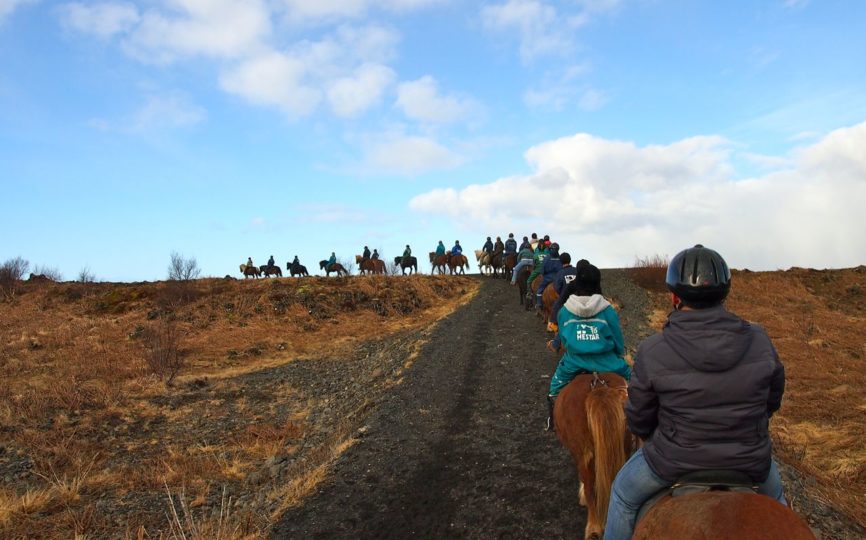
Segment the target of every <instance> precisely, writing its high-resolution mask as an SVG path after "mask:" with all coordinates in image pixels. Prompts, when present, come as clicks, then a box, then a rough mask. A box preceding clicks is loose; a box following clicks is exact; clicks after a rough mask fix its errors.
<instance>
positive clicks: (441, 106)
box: [397, 75, 474, 123]
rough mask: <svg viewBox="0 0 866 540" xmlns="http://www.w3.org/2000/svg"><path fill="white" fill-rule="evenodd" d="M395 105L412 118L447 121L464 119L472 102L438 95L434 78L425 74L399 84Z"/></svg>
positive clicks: (422, 120) (432, 121)
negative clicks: (414, 79)
mask: <svg viewBox="0 0 866 540" xmlns="http://www.w3.org/2000/svg"><path fill="white" fill-rule="evenodd" d="M397 107H398V108H399V109H400V110H402V111H403V114H405V115H406V116H407V117H408V118H411V119H412V120H419V121H421V122H431V123H439V122H441V123H449V122H456V121H458V120H464V119H465V118H466V116H467V115H468V114H470V111H471V110H472V109H473V108H474V104H473V103H472V101H471V100H469V99H461V98H456V97H453V96H441V95H439V89H438V87H437V84H436V80H435V79H434V78H433V77H431V76H429V75H427V76H424V77H422V78H420V79H418V80H416V81H410V82H404V83H401V84H400V86H399V87H398V88H397Z"/></svg>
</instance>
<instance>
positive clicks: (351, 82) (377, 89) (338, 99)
mask: <svg viewBox="0 0 866 540" xmlns="http://www.w3.org/2000/svg"><path fill="white" fill-rule="evenodd" d="M396 78H397V74H396V73H394V70H392V69H391V68H389V67H386V66H383V65H380V64H364V65H362V66H360V67H359V68H358V69H357V70H355V73H354V74H353V75H351V76H349V77H342V78H339V79H336V80H335V81H333V82H332V83H331V85H330V88H328V102H329V103H330V104H331V109H332V110H333V111H334V114H336V115H337V116H342V117H352V116H357V115H358V114H360V113H362V112H364V111H365V110H367V109H369V108H370V107H372V106H373V105H375V104H376V103H379V102H380V101H381V98H382V94H383V92H384V91H385V89H386V88H387V87H388V86H390V85H391V84H392V83H393V82H394V80H395V79H396Z"/></svg>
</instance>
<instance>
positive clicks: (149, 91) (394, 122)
mask: <svg viewBox="0 0 866 540" xmlns="http://www.w3.org/2000/svg"><path fill="white" fill-rule="evenodd" d="M864 21H866V3H864V2H841V1H832V0H825V1H820V2H819V1H817V0H812V1H809V0H765V1H733V2H711V1H705V2H698V1H693V2H672V1H664V0H568V1H561V2H552V1H551V2H548V1H540V0H508V1H502V0H499V1H490V2H459V1H457V0H379V1H372V0H318V1H316V2H312V1H309V0H145V1H139V2H133V1H113V0H109V1H104V2H61V1H54V2H49V1H45V0H42V1H40V0H0V185H2V192H3V197H2V199H0V200H2V203H0V206H2V212H0V229H2V230H3V231H4V234H3V235H2V237H0V238H2V240H0V259H2V260H6V259H8V258H10V257H15V256H19V255H20V256H22V257H24V258H26V259H28V260H29V261H31V263H34V264H41V265H46V266H49V267H56V268H58V269H59V270H60V271H61V272H62V273H63V274H64V276H65V277H66V278H67V279H73V278H75V277H76V275H77V274H78V272H79V271H80V270H81V269H82V268H83V267H85V266H87V267H89V268H90V269H91V271H92V272H93V273H95V274H96V276H97V277H98V278H101V279H106V280H112V281H114V280H118V281H131V280H156V279H162V278H164V277H165V274H166V267H167V265H168V261H169V255H170V253H171V252H172V251H177V252H180V253H182V254H184V255H187V256H194V257H196V258H197V260H198V262H199V264H200V266H201V267H202V270H203V273H204V274H205V275H213V276H222V275H225V274H232V275H239V274H238V272H237V265H238V264H239V263H240V262H243V261H244V260H245V259H246V257H247V256H252V257H253V259H254V260H255V261H256V262H257V263H264V262H265V260H266V259H267V257H268V255H271V254H273V255H274V256H275V258H276V259H277V261H279V262H280V263H281V265H282V266H283V267H285V263H286V261H287V260H290V259H291V257H292V256H294V255H295V254H297V255H299V256H300V258H301V260H302V262H304V263H305V264H306V265H307V266H308V267H313V266H315V262H316V261H318V260H320V259H324V258H327V257H328V256H329V255H330V253H331V251H335V252H336V253H337V255H338V257H339V258H341V259H348V258H350V257H352V256H353V255H354V254H356V253H360V251H361V250H362V248H363V246H364V245H369V246H370V247H371V248H374V247H376V248H379V249H380V250H381V251H383V253H384V254H385V255H386V256H396V255H399V254H400V253H402V248H403V247H404V246H405V244H407V243H409V244H411V245H412V248H413V250H414V251H415V253H416V254H421V255H422V257H424V254H426V252H428V251H431V250H433V249H434V248H435V245H436V242H437V241H438V240H440V239H441V240H444V241H445V243H446V244H448V245H451V244H453V242H454V240H455V239H460V240H461V244H463V245H464V246H465V247H468V248H478V247H480V246H481V244H482V243H483V241H484V239H485V237H486V236H488V235H492V236H494V237H495V236H496V235H501V236H502V237H503V238H505V236H506V235H507V234H508V233H509V232H514V233H515V235H516V236H518V237H521V236H523V235H527V234H529V233H530V232H538V233H540V234H550V235H551V236H552V237H553V238H554V239H555V240H558V241H559V242H560V243H561V244H562V245H563V247H564V249H565V250H567V251H569V252H571V253H572V254H573V255H577V256H580V257H585V258H588V259H590V260H591V261H593V262H595V263H596V264H598V265H599V266H607V267H610V266H627V265H630V264H632V263H633V262H634V260H635V257H641V256H647V255H654V254H661V255H673V254H674V253H676V252H677V251H679V250H680V249H682V248H684V247H688V246H689V245H691V244H694V243H696V242H702V243H704V244H706V245H709V246H711V247H714V248H716V249H718V250H719V251H720V252H721V253H722V254H723V255H724V256H725V257H726V258H727V259H728V260H729V262H730V264H731V265H732V266H734V267H737V268H751V269H770V270H772V269H778V268H788V267H790V266H810V267H818V268H824V267H843V266H855V265H858V264H863V263H864V253H866V249H864V248H866V233H864V231H866V217H864V216H866V213H864V212H863V211H862V207H863V205H864V204H866V150H864V148H866V62H864V61H863V55H864V53H866V22H864ZM424 258H426V257H424ZM422 266H423V270H426V271H428V272H429V265H427V264H426V261H425V264H424V265H422Z"/></svg>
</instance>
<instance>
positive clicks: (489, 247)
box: [481, 236, 493, 253]
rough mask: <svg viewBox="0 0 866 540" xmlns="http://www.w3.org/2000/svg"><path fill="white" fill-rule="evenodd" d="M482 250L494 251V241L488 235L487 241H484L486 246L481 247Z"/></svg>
mask: <svg viewBox="0 0 866 540" xmlns="http://www.w3.org/2000/svg"><path fill="white" fill-rule="evenodd" d="M481 251H483V252H484V253H493V241H492V240H490V237H489V236H488V237H487V241H486V242H484V247H483V248H481Z"/></svg>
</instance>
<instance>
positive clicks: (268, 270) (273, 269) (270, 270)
mask: <svg viewBox="0 0 866 540" xmlns="http://www.w3.org/2000/svg"><path fill="white" fill-rule="evenodd" d="M259 271H260V272H261V273H262V274H263V275H264V276H265V277H271V276H272V275H273V276H277V277H283V271H282V270H281V269H280V267H279V266H277V265H275V264H274V265H270V266H268V265H267V264H263V265H261V266H259Z"/></svg>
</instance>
